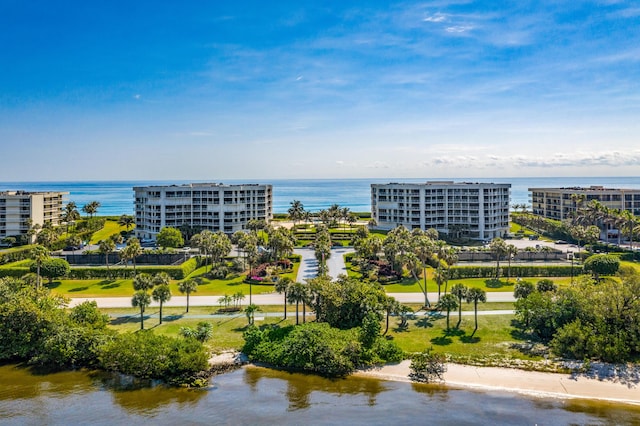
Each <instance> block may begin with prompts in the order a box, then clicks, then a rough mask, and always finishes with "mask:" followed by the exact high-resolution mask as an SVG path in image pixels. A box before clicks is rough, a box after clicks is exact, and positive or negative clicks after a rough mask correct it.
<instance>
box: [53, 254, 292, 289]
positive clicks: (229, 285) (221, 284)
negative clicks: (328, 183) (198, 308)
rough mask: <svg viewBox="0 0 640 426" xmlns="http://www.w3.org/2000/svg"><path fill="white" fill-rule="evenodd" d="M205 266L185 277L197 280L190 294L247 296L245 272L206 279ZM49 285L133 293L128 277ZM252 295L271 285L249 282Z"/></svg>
mask: <svg viewBox="0 0 640 426" xmlns="http://www.w3.org/2000/svg"><path fill="white" fill-rule="evenodd" d="M299 267H300V264H299V263H297V262H296V263H294V264H293V272H290V273H288V274H283V275H280V277H281V278H283V277H289V278H291V279H292V280H294V281H295V278H296V276H297V273H298V268H299ZM208 270H209V267H201V268H199V269H197V270H196V271H195V272H194V273H192V274H191V275H189V278H194V279H196V280H198V281H199V283H200V284H199V285H198V291H197V292H196V293H193V295H194V296H216V295H220V296H222V295H224V294H228V295H232V294H234V293H237V292H239V291H241V292H243V293H244V294H245V295H246V296H248V295H249V284H247V283H245V282H244V278H245V275H244V274H238V273H232V274H229V275H228V276H227V278H226V279H224V280H213V279H209V278H206V276H205V274H206V272H207V271H208ZM178 282H179V281H177V280H171V283H170V289H171V293H172V294H173V295H174V296H179V295H182V293H180V291H179V290H178ZM49 288H50V289H51V290H52V291H53V292H55V293H57V294H61V295H63V296H67V297H128V296H131V295H132V294H133V280H131V279H126V280H125V279H115V280H107V279H92V280H57V281H54V282H53V284H52V285H51V286H49ZM251 291H252V293H253V294H262V293H272V292H273V291H274V286H273V284H253V286H252V289H251Z"/></svg>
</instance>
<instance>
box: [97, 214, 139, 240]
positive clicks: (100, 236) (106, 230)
mask: <svg viewBox="0 0 640 426" xmlns="http://www.w3.org/2000/svg"><path fill="white" fill-rule="evenodd" d="M134 228H135V227H134ZM134 228H131V229H129V230H132V229H134ZM122 231H127V228H125V227H124V226H120V225H118V222H117V221H113V220H106V221H105V222H104V227H103V228H102V229H101V230H99V231H96V232H94V234H93V236H92V237H91V241H90V244H98V243H99V242H100V241H101V240H105V239H107V238H109V237H110V236H111V235H113V234H119V233H120V232H122Z"/></svg>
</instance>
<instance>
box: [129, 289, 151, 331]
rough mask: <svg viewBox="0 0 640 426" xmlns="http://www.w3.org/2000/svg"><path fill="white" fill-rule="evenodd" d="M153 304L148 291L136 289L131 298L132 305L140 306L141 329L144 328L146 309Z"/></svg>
mask: <svg viewBox="0 0 640 426" xmlns="http://www.w3.org/2000/svg"><path fill="white" fill-rule="evenodd" d="M150 304H151V298H150V297H149V295H148V294H147V292H146V291H143V290H139V291H136V292H135V293H134V295H133V298H132V299H131V306H133V307H134V308H140V330H144V310H145V309H146V308H147V306H149V305H150Z"/></svg>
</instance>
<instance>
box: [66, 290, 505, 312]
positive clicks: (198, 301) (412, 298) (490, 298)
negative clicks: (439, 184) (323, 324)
mask: <svg viewBox="0 0 640 426" xmlns="http://www.w3.org/2000/svg"><path fill="white" fill-rule="evenodd" d="M387 294H388V295H389V296H392V297H394V298H395V299H396V300H397V301H399V302H400V303H423V302H424V295H423V294H422V293H387ZM428 296H429V300H430V301H431V302H432V303H434V302H435V301H437V300H438V293H428ZM282 297H283V296H282V295H281V294H278V293H275V292H274V293H267V294H254V295H253V296H252V301H253V303H255V304H256V305H258V306H264V305H280V304H282ZM219 298H220V295H217V296H191V297H190V298H189V306H218V305H219V303H218V299H219ZM87 300H95V301H96V302H97V304H98V307H99V308H130V307H131V297H76V298H72V299H71V301H70V303H69V306H70V307H73V306H76V305H79V304H80V303H82V302H84V301H87ZM514 300H515V299H514V297H513V293H511V292H491V293H487V302H513V301H514ZM155 306H159V304H158V303H156V302H152V303H151V307H155ZM163 306H171V307H176V306H187V297H186V296H173V297H172V298H171V300H169V301H168V302H165V303H164V304H163Z"/></svg>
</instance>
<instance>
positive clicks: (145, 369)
mask: <svg viewBox="0 0 640 426" xmlns="http://www.w3.org/2000/svg"><path fill="white" fill-rule="evenodd" d="M98 358H99V361H100V366H101V367H102V368H104V369H105V370H110V371H117V372H120V373H124V374H130V375H132V376H135V377H139V378H143V379H162V380H165V381H167V382H169V383H173V384H182V383H185V382H188V381H189V380H190V379H189V378H190V377H192V376H194V375H195V374H197V373H199V372H201V371H203V370H206V369H207V365H208V364H207V360H208V358H209V357H208V354H207V351H206V349H205V347H204V346H203V345H202V343H200V342H199V341H198V340H196V339H195V338H173V337H168V336H160V335H156V334H154V333H153V331H151V330H144V331H138V332H136V333H124V334H120V335H118V336H116V337H115V338H114V339H113V340H111V341H110V342H108V343H106V344H104V345H103V346H102V347H101V348H100V354H99V357H98Z"/></svg>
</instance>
